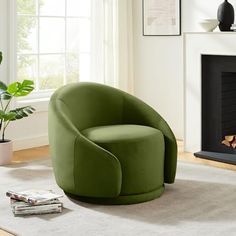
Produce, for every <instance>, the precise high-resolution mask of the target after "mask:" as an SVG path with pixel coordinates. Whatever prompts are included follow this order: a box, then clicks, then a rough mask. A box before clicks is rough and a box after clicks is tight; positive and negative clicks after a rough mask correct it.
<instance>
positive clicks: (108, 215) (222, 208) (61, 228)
mask: <svg viewBox="0 0 236 236" xmlns="http://www.w3.org/2000/svg"><path fill="white" fill-rule="evenodd" d="M177 173H178V174H177V179H176V183H175V184H174V185H169V186H166V191H165V193H164V194H163V195H162V197H161V198H159V199H156V200H154V201H151V202H146V203H142V204H137V205H128V206H101V205H92V204H86V203H82V202H77V201H72V200H70V199H69V198H68V197H66V196H65V197H64V198H63V202H64V206H65V209H64V211H63V213H62V214H51V215H41V216H27V217H14V215H13V214H12V212H11V209H10V206H9V199H8V198H7V197H5V192H6V191H7V190H8V189H14V190H24V189H29V188H42V189H53V190H55V191H56V192H57V193H63V192H62V191H61V190H60V189H59V188H58V187H57V185H56V183H55V181H54V177H53V173H52V167H51V163H50V161H49V160H46V161H36V162H31V163H26V164H20V165H11V166H8V167H0V228H5V229H8V230H11V231H13V232H15V233H17V234H18V235H22V236H37V235H41V236H48V235H49V236H54V235H55V236H61V235H63V236H84V235H85V236H108V235H109V236H116V235H120V236H121V235H122V236H123V235H124V236H126V235H129V236H131V235H132V236H133V235H135V236H138V235H140V236H143V235H144V236H145V235H148V236H149V235H150V236H152V235H155V236H156V235H167V236H168V235H171V236H176V235H181V236H182V235H191V236H194V235H206V236H209V235H214V236H215V235H219V236H222V235H227V236H229V235H236V172H233V171H229V170H222V169H217V168H213V167H208V166H203V165H198V164H190V163H186V162H179V163H178V172H177Z"/></svg>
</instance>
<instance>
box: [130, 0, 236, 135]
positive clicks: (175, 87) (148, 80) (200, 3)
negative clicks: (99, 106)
mask: <svg viewBox="0 0 236 236" xmlns="http://www.w3.org/2000/svg"><path fill="white" fill-rule="evenodd" d="M221 2H223V0H207V1H206V0H182V7H181V8H182V32H191V31H202V30H201V28H200V27H199V25H198V22H199V21H200V20H201V19H205V18H216V14H217V9H218V6H219V5H220V3H221ZM229 2H230V3H231V4H232V5H233V6H234V7H235V10H236V0H231V1H229ZM133 24H134V31H133V32H134V78H135V88H134V92H135V95H136V96H138V97H140V98H141V99H143V100H144V101H146V102H147V103H149V104H150V105H152V106H153V107H154V108H155V109H156V110H157V111H158V112H159V113H160V114H161V115H162V116H163V117H164V118H165V119H166V120H167V122H168V123H169V124H170V126H171V127H172V128H173V131H174V133H175V135H176V137H177V138H179V139H183V136H184V125H183V124H184V116H183V83H184V81H183V37H182V36H180V37H178V36H171V37H166V36H164V37H163V36H161V37H160V36H159V37H158V36H151V37H149V36H142V0H133Z"/></svg>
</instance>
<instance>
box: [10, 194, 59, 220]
mask: <svg viewBox="0 0 236 236" xmlns="http://www.w3.org/2000/svg"><path fill="white" fill-rule="evenodd" d="M6 195H7V196H8V197H10V204H11V208H12V212H13V213H14V215H16V216H17V215H35V214H48V213H60V212H62V208H63V204H62V202H60V200H59V198H60V197H62V195H58V194H55V193H53V192H52V191H51V190H27V191H21V192H15V191H7V192H6Z"/></svg>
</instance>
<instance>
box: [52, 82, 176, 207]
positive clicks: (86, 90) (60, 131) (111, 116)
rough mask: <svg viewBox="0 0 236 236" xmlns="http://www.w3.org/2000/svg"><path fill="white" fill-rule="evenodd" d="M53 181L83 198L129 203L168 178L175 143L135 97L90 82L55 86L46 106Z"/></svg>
mask: <svg viewBox="0 0 236 236" xmlns="http://www.w3.org/2000/svg"><path fill="white" fill-rule="evenodd" d="M49 142H50V151H51V155H52V160H53V168H54V173H55V177H56V181H57V183H58V185H59V186H60V187H61V188H62V189H63V190H64V191H65V192H66V193H67V194H68V195H71V196H73V197H77V198H78V199H80V200H83V201H87V202H95V203H103V204H131V203H138V202H143V201H148V200H151V199H154V198H156V197H158V196H160V195H161V193H162V192H163V190H164V182H165V183H173V182H174V179H175V172H176V160H177V145H176V140H175V137H174V135H173V133H172V131H171V129H170V128H169V126H168V124H167V123H166V122H165V121H164V120H163V118H162V117H161V116H160V115H159V114H158V113H157V112H156V111H154V110H153V109H152V108H151V107H150V106H148V105H146V104H145V103H143V102H142V101H140V100H139V99H137V98H135V97H133V96H131V95H129V94H127V93H125V92H122V91H120V90H118V89H115V88H111V87H109V86H105V85H100V84H96V83H76V84H70V85H67V86H64V87H62V88H60V89H58V90H57V91H56V92H55V93H54V94H53V96H52V98H51V100H50V105H49Z"/></svg>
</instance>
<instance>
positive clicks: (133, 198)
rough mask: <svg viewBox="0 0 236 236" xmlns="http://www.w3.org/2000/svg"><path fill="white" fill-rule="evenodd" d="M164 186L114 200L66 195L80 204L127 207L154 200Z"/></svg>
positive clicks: (162, 190)
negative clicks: (80, 202)
mask: <svg viewBox="0 0 236 236" xmlns="http://www.w3.org/2000/svg"><path fill="white" fill-rule="evenodd" d="M164 189H165V186H164V184H163V186H161V187H160V188H157V189H155V190H154V191H152V192H148V193H142V194H136V195H128V196H119V197H116V198H93V197H82V196H76V195H74V194H70V193H66V192H65V194H66V195H67V196H68V197H71V198H73V199H75V200H79V201H82V202H87V203H93V204H101V205H129V204H137V203H141V202H147V201H151V200H153V199H155V198H158V197H160V196H161V194H162V193H163V192H164Z"/></svg>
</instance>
